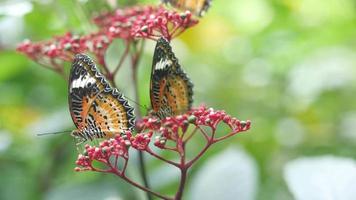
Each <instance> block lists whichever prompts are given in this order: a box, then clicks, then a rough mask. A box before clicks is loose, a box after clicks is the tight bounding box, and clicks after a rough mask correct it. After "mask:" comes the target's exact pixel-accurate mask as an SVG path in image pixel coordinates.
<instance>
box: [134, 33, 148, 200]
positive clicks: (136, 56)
mask: <svg viewBox="0 0 356 200" xmlns="http://www.w3.org/2000/svg"><path fill="white" fill-rule="evenodd" d="M134 45H136V44H134ZM143 47H144V41H143V40H142V41H141V46H140V49H139V50H138V51H137V50H136V49H135V52H134V53H133V54H131V65H132V82H133V86H134V87H133V88H134V92H135V102H137V103H136V104H135V110H136V119H138V120H139V119H140V118H141V111H140V108H139V107H138V105H140V97H139V92H138V80H137V69H138V63H139V61H140V58H141V55H142V51H143ZM138 159H139V165H140V167H139V168H140V173H141V177H142V180H143V183H144V185H145V188H146V189H147V188H150V187H149V183H148V179H147V173H146V167H145V161H144V155H143V152H142V151H139V152H138ZM147 199H149V200H151V199H152V197H151V195H150V194H149V193H147Z"/></svg>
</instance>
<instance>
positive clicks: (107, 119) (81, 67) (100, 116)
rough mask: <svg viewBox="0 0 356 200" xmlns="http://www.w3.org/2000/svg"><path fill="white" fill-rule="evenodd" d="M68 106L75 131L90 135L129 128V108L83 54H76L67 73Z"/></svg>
mask: <svg viewBox="0 0 356 200" xmlns="http://www.w3.org/2000/svg"><path fill="white" fill-rule="evenodd" d="M68 101H69V109H70V113H71V116H72V119H73V122H74V124H75V125H76V127H77V129H78V130H79V132H81V133H82V134H84V135H81V136H82V137H87V138H90V139H92V136H95V137H103V136H105V135H110V134H113V133H114V134H115V133H120V132H122V131H124V130H132V129H133V127H134V123H135V117H134V115H133V108H132V107H131V106H130V105H129V104H128V102H127V100H126V99H125V97H124V96H123V95H122V93H121V92H119V91H118V90H117V89H113V88H112V87H111V86H110V84H109V83H108V82H107V81H106V80H105V78H104V76H103V75H102V74H101V73H100V72H99V71H98V69H97V67H96V66H95V63H94V62H93V61H92V60H91V59H90V58H89V57H88V56H86V55H84V54H78V55H76V57H75V59H74V62H73V64H72V69H71V72H70V76H69V98H68Z"/></svg>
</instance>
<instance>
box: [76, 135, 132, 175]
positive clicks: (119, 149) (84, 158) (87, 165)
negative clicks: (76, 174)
mask: <svg viewBox="0 0 356 200" xmlns="http://www.w3.org/2000/svg"><path fill="white" fill-rule="evenodd" d="M128 135H130V136H131V134H130V133H128ZM130 145H131V142H130V139H129V138H127V135H124V136H120V135H116V136H115V138H111V139H109V140H105V141H103V142H101V143H100V144H99V146H98V147H96V146H90V145H88V144H86V145H85V146H84V148H85V150H84V153H83V154H79V156H78V159H77V161H76V164H77V165H78V166H80V168H79V167H76V168H75V170H76V171H85V170H91V171H102V169H98V168H95V167H94V166H93V161H94V160H97V161H99V162H102V163H104V164H106V165H108V166H111V165H113V164H112V163H111V161H110V158H111V157H116V158H118V157H122V158H124V159H125V161H127V160H128V157H129V155H128V147H129V146H130ZM114 166H117V160H116V163H115V164H114Z"/></svg>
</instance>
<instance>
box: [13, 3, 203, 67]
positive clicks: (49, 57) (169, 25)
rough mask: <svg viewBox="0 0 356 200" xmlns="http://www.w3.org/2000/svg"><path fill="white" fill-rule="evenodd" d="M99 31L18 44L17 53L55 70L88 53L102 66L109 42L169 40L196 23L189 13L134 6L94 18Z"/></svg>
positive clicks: (159, 7)
mask: <svg viewBox="0 0 356 200" xmlns="http://www.w3.org/2000/svg"><path fill="white" fill-rule="evenodd" d="M93 22H94V23H95V24H96V25H97V26H98V27H99V31H98V32H95V33H90V34H87V35H82V36H79V35H74V34H72V33H70V32H68V33H66V34H64V35H62V36H57V37H54V38H53V39H51V40H48V41H42V42H31V41H29V40H26V41H24V42H23V43H21V44H20V45H19V46H18V48H17V51H19V52H22V53H24V54H25V55H27V56H28V57H29V58H31V59H33V60H34V61H36V62H38V63H40V64H43V65H45V66H50V67H52V68H56V67H57V68H58V67H60V66H61V64H62V62H63V61H69V62H71V61H72V59H73V57H74V55H75V54H78V53H85V52H89V53H92V54H94V55H95V56H96V58H97V61H98V62H99V63H100V64H101V65H104V64H105V63H104V54H105V51H106V49H107V47H108V46H109V45H110V44H111V42H112V41H113V40H114V39H116V38H120V39H123V40H125V41H127V45H130V42H131V41H134V40H136V39H139V38H148V39H153V40H156V39H158V38H159V37H161V36H164V37H165V38H167V39H168V40H171V39H172V38H174V37H176V36H178V35H179V34H181V33H182V32H184V31H185V30H186V29H187V28H190V27H192V26H194V25H195V24H197V23H198V20H197V19H194V18H193V17H192V15H191V14H190V13H189V12H186V13H178V12H176V11H168V10H166V9H165V8H164V7H162V6H158V7H153V6H140V7H139V6H135V7H129V8H126V9H118V10H116V11H114V12H107V13H103V14H101V15H99V16H96V17H94V18H93Z"/></svg>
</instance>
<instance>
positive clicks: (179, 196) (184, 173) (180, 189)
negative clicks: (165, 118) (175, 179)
mask: <svg viewBox="0 0 356 200" xmlns="http://www.w3.org/2000/svg"><path fill="white" fill-rule="evenodd" d="M177 144H178V146H179V147H178V149H181V150H182V152H181V154H180V155H181V157H180V163H179V165H180V166H179V168H180V173H181V175H180V182H179V187H178V191H177V193H176V195H175V197H174V199H175V200H181V199H182V197H183V191H184V186H185V182H186V179H187V172H188V169H189V166H187V165H186V164H185V143H184V142H183V140H182V138H178V141H177Z"/></svg>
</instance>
